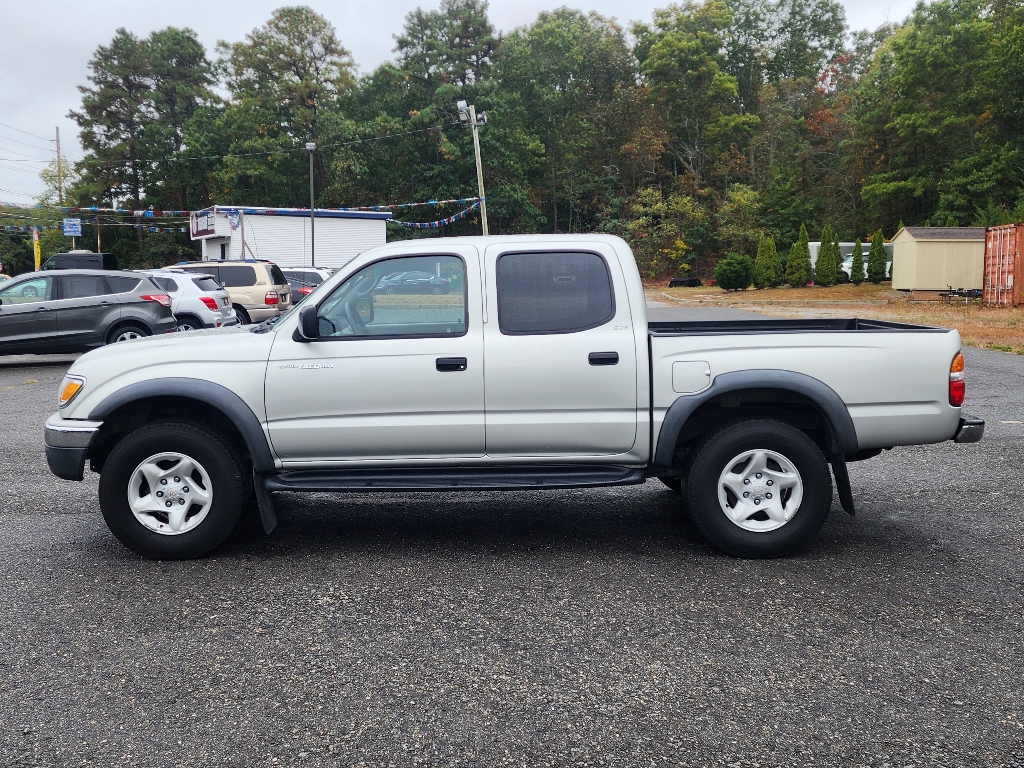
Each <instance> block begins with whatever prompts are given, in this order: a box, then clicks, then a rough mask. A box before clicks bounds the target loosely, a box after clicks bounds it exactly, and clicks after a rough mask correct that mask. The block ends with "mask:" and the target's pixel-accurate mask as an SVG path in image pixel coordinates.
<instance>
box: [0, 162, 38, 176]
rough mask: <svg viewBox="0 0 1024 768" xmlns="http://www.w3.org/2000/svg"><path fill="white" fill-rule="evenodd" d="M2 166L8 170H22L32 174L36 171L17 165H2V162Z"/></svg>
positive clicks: (0, 166) (0, 165)
mask: <svg viewBox="0 0 1024 768" xmlns="http://www.w3.org/2000/svg"><path fill="white" fill-rule="evenodd" d="M0 168H3V169H4V170H7V171H20V172H21V173H32V174H34V173H35V171H34V170H33V169H32V168H18V167H17V166H14V165H2V164H0Z"/></svg>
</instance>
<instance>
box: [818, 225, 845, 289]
mask: <svg viewBox="0 0 1024 768" xmlns="http://www.w3.org/2000/svg"><path fill="white" fill-rule="evenodd" d="M838 257H839V245H838V243H837V242H836V237H835V234H834V233H833V231H832V225H831V224H826V225H825V229H824V231H823V232H822V233H821V247H820V248H819V249H818V260H817V262H816V263H815V265H814V284H815V285H824V286H829V285H835V284H836V278H837V275H836V272H837V271H838V269H839V263H838V262H839V258H838Z"/></svg>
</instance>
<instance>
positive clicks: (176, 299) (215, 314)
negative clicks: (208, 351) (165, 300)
mask: <svg viewBox="0 0 1024 768" xmlns="http://www.w3.org/2000/svg"><path fill="white" fill-rule="evenodd" d="M139 271H140V272H144V273H145V274H146V275H148V276H149V278H150V280H152V281H153V282H154V283H156V285H157V287H158V288H160V289H161V290H164V291H166V292H167V294H168V295H169V296H170V297H171V313H172V314H173V315H174V318H175V320H177V323H178V325H177V328H176V330H178V331H194V330H196V329H199V328H223V327H225V326H228V325H238V317H237V316H236V315H235V310H234V309H233V308H232V307H231V297H230V296H229V295H228V292H227V291H226V290H225V289H224V287H223V286H222V285H221V284H220V283H218V282H217V280H216V278H214V277H213V275H206V274H196V273H195V272H191V271H189V272H186V271H185V270H183V269H145V270H139Z"/></svg>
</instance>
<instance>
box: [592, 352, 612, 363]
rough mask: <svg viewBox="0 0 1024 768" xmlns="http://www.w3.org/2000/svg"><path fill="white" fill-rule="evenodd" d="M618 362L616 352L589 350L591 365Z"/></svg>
mask: <svg viewBox="0 0 1024 768" xmlns="http://www.w3.org/2000/svg"><path fill="white" fill-rule="evenodd" d="M618 362H619V353H618V352H591V353H590V364H591V365H617V364H618Z"/></svg>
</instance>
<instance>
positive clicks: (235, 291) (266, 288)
mask: <svg viewBox="0 0 1024 768" xmlns="http://www.w3.org/2000/svg"><path fill="white" fill-rule="evenodd" d="M175 268H176V269H184V270H189V271H191V270H196V271H199V272H202V273H203V274H206V275H213V276H214V277H215V278H216V280H217V282H219V283H220V284H221V285H222V286H224V287H225V288H226V289H227V291H228V294H229V295H230V296H231V306H232V307H233V308H234V310H235V315H236V316H237V317H238V322H240V323H242V324H243V325H245V324H248V323H261V322H263V321H264V320H268V319H269V318H271V317H277V316H278V315H280V314H281V313H282V312H285V311H286V310H288V309H291V306H292V301H291V289H290V288H289V287H288V278H286V277H285V276H284V273H283V272H281V268H280V267H278V266H277V264H274V263H273V262H271V261H188V262H183V263H181V264H177V265H176V266H175Z"/></svg>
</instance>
